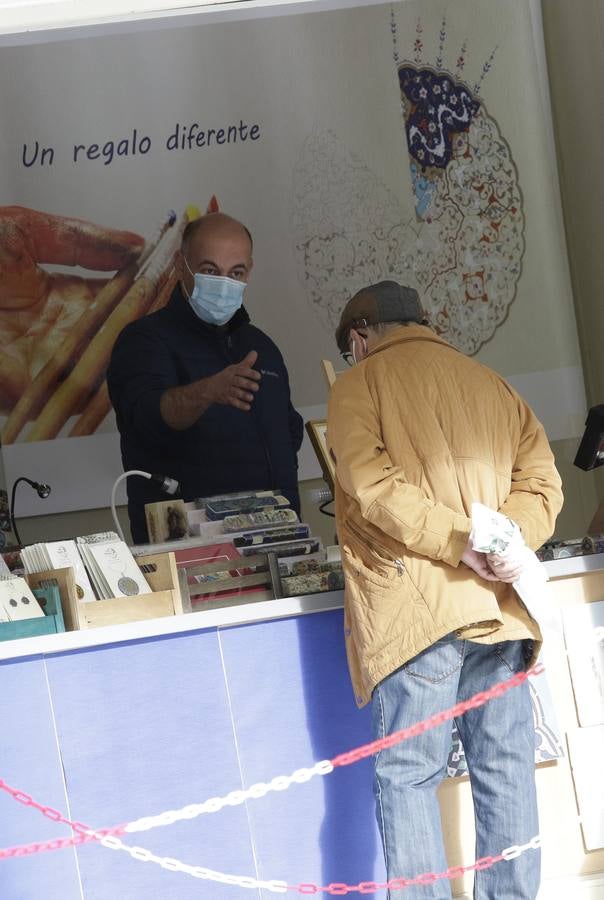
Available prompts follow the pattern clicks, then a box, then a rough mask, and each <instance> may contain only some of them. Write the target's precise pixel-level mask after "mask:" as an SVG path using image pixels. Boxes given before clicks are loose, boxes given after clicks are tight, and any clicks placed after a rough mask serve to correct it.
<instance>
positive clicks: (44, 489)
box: [33, 482, 50, 500]
mask: <svg viewBox="0 0 604 900" xmlns="http://www.w3.org/2000/svg"><path fill="white" fill-rule="evenodd" d="M33 487H35V489H36V491H37V492H38V497H40V498H41V499H42V500H46V498H47V497H48V495H49V494H50V485H49V484H42V483H37V482H34V484H33Z"/></svg>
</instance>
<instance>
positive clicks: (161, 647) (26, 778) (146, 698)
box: [0, 554, 604, 900]
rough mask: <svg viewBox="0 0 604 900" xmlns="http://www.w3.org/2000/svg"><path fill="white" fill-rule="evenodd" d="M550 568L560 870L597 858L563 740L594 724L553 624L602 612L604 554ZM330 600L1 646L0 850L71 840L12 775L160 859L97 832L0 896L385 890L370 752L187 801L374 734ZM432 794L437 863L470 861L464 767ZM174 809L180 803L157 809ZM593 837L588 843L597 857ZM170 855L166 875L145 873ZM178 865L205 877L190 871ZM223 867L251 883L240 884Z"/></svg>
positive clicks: (48, 858) (14, 877) (544, 772)
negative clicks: (586, 716) (442, 853)
mask: <svg viewBox="0 0 604 900" xmlns="http://www.w3.org/2000/svg"><path fill="white" fill-rule="evenodd" d="M548 567H549V568H550V574H551V575H552V582H551V586H552V596H553V599H554V602H555V603H556V604H557V606H558V608H559V610H560V621H561V627H560V632H559V633H558V634H554V635H552V636H551V639H549V640H548V641H547V642H546V647H547V652H546V655H545V658H544V661H545V667H546V676H539V678H544V677H547V679H548V682H549V687H550V689H551V695H552V697H553V698H554V706H555V714H556V723H555V725H554V724H553V723H550V725H551V726H552V728H553V729H554V731H555V732H556V734H557V736H558V739H559V741H560V743H561V744H562V745H563V748H564V755H563V756H561V757H560V758H557V759H555V760H553V761H552V762H550V763H547V764H545V765H540V766H539V767H538V771H537V779H538V786H539V793H540V803H541V815H542V840H543V845H544V850H543V854H544V856H543V868H544V874H545V876H546V878H565V879H566V878H574V877H576V876H578V874H579V873H582V874H583V875H585V874H586V873H589V872H598V871H601V870H603V869H604V850H602V849H601V848H602V846H604V839H602V842H601V843H600V844H598V841H599V840H600V839H601V835H598V834H596V833H593V831H592V833H591V834H590V835H589V836H588V837H587V838H586V836H585V832H583V833H582V831H581V827H580V825H579V822H578V819H577V805H576V804H577V802H579V803H581V802H583V803H588V799H587V798H586V797H585V791H584V790H583V789H582V787H581V784H580V781H581V779H580V778H577V777H576V774H575V780H574V781H573V776H572V773H571V764H570V763H571V762H573V760H572V758H571V760H570V761H569V758H568V751H567V746H566V739H567V738H568V737H569V736H570V738H571V744H570V746H571V747H572V746H574V745H573V743H572V740H574V738H575V737H576V733H577V732H581V731H585V730H586V729H584V728H582V727H581V712H580V705H577V703H576V702H575V698H576V696H577V692H578V687H577V685H578V684H579V682H578V681H577V683H575V682H573V681H572V680H571V665H572V660H571V659H570V656H569V660H570V663H571V665H569V663H568V662H567V655H566V648H565V643H564V629H563V626H566V623H567V619H568V621H570V619H569V616H570V617H571V618H572V616H573V610H575V611H576V610H579V609H583V608H585V607H589V609H590V611H591V610H593V611H594V616H595V617H596V618H594V619H593V621H592V626H593V627H595V625H596V624H597V621H599V620H597V616H599V615H600V608H601V606H602V603H601V602H598V601H602V600H604V554H599V555H598V556H593V557H589V558H587V557H586V558H577V559H568V560H555V561H553V562H552V563H549V564H548ZM342 604H343V594H342V592H341V591H335V592H326V593H322V594H314V595H307V596H303V597H289V598H283V599H273V600H266V601H260V602H255V603H250V604H246V603H241V604H239V605H231V606H228V607H226V608H224V609H206V610H202V611H198V612H193V613H189V614H183V615H175V616H168V617H165V618H161V619H150V620H146V621H142V622H129V623H125V624H120V625H109V626H103V627H98V628H93V629H87V630H84V631H73V632H65V633H62V634H51V635H44V636H40V637H33V638H28V639H24V640H15V641H10V642H4V643H0V657H1V662H0V671H1V675H0V684H1V686H2V688H1V692H0V717H1V721H2V723H3V738H2V742H1V746H0V778H1V779H2V790H0V847H3V848H6V847H11V846H16V845H29V844H31V843H32V842H44V841H49V840H50V841H52V840H55V839H60V838H67V837H70V836H71V835H72V831H71V829H70V828H69V826H68V825H65V824H62V823H61V822H56V821H50V820H49V818H48V817H46V816H43V815H41V814H40V812H39V810H38V809H37V808H35V807H32V806H31V805H29V802H28V801H27V799H26V804H27V805H23V802H21V803H19V802H15V798H14V797H13V796H12V795H11V794H10V793H9V792H7V790H6V786H7V785H8V786H10V787H13V788H17V789H19V790H20V791H23V792H24V793H25V794H26V795H30V796H31V797H33V799H34V800H35V801H36V802H37V803H39V804H41V805H42V806H43V807H45V808H49V809H50V810H51V812H50V815H51V817H52V816H53V815H54V814H53V813H52V810H57V811H59V812H60V813H61V815H62V816H63V817H64V818H65V819H68V820H70V821H71V822H80V823H85V824H86V825H87V826H89V827H90V828H92V829H100V828H110V827H112V826H116V825H119V824H124V823H129V822H136V821H139V820H141V819H146V821H145V822H143V823H140V821H139V825H143V826H152V827H147V828H146V830H142V831H138V830H137V831H136V832H134V833H129V832H128V831H127V830H126V833H123V834H120V836H119V837H120V840H121V841H122V842H123V844H124V845H126V846H127V847H139V848H144V849H146V850H149V851H151V853H152V857H149V856H148V855H146V854H145V853H142V852H140V851H136V852H135V856H138V857H139V858H138V859H137V858H132V856H131V855H130V854H129V853H128V852H124V849H117V850H116V849H113V850H112V849H110V848H108V847H104V846H99V844H98V842H97V841H90V842H86V843H82V844H81V845H79V846H77V847H75V848H73V847H70V848H67V849H61V850H55V851H54V852H43V853H35V854H31V855H27V856H16V857H14V858H8V859H2V860H0V867H1V868H0V882H1V884H2V898H3V900H41V898H46V897H48V898H52V897H61V898H62V900H82V898H84V900H105V898H106V900H109V898H111V900H113V898H114V897H115V896H120V897H123V898H125V900H137V898H141V900H142V898H145V897H147V896H156V897H160V898H162V900H171V898H179V900H187V898H189V897H191V898H193V897H195V898H198V897H200V896H201V897H208V898H212V900H223V898H224V900H238V898H243V897H250V896H252V895H253V896H256V897H262V898H268V897H269V896H273V891H271V889H270V885H269V884H268V882H271V881H283V882H286V883H287V884H288V885H299V884H306V885H312V884H317V885H329V884H331V883H347V884H357V885H358V884H359V883H360V882H371V881H374V880H375V881H378V882H379V881H382V880H383V878H384V868H383V862H382V857H381V846H380V841H379V836H378V831H377V826H376V824H375V820H374V813H373V795H372V760H371V758H368V759H364V760H362V761H360V762H357V763H355V764H353V765H348V766H344V767H339V768H338V769H337V770H336V771H335V772H334V773H333V774H316V773H315V774H313V772H312V771H304V772H302V774H301V775H299V777H297V778H296V779H294V781H293V783H292V785H291V787H289V789H287V790H278V791H269V792H268V793H266V792H265V790H264V788H261V789H258V790H257V791H254V792H253V793H257V794H258V798H257V799H255V798H254V797H253V796H248V795H246V796H245V797H244V796H243V795H241V794H239V795H237V794H235V795H234V796H233V795H232V796H231V799H230V801H229V802H227V803H226V805H224V808H222V809H219V811H216V812H209V809H212V808H216V807H220V806H221V805H222V804H220V803H214V804H209V806H194V805H196V804H203V803H204V802H205V801H206V800H208V799H211V798H222V797H225V796H226V795H228V794H230V793H231V792H233V791H246V790H247V789H248V788H250V787H251V786H253V785H255V784H257V783H261V784H264V785H266V784H267V783H268V782H270V781H271V780H272V779H273V778H274V777H275V776H278V775H290V774H291V773H294V772H296V771H297V770H312V767H313V766H314V765H315V763H317V762H319V761H322V760H330V759H332V758H334V757H335V756H336V755H338V754H340V753H341V752H343V751H346V750H349V749H352V748H354V747H357V746H359V745H362V744H364V743H366V742H367V741H368V740H370V737H371V735H370V722H369V715H370V714H369V709H368V708H367V707H365V708H364V709H362V710H360V711H359V710H358V709H357V707H356V703H355V698H354V696H353V695H352V692H351V689H350V683H349V679H348V672H347V667H346V659H345V650H344V641H343V634H342V633H343V623H342ZM590 621H591V620H590ZM594 623H595V624H594ZM586 627H587V626H586ZM569 653H570V650H569ZM592 687H593V686H592ZM585 689H586V690H587V688H585ZM573 691H574V693H573ZM492 702H496V701H492ZM600 727H601V726H600ZM587 730H588V731H590V732H592V731H593V729H591V728H590V729H587ZM592 751H593V748H592ZM577 759H578V757H577ZM585 764H586V763H584V765H585ZM457 774H459V773H457ZM281 786H283V783H281ZM575 792H576V793H575ZM264 794H265V795H264ZM263 795H264V796H263ZM441 798H442V808H443V820H444V826H445V832H446V835H447V840H448V845H449V862H450V864H451V865H458V864H460V863H462V862H463V863H469V862H471V861H472V859H473V853H474V850H473V840H472V825H471V803H470V793H469V784H468V781H467V778H465V777H463V775H462V776H461V777H456V778H448V779H446V781H445V783H444V784H443V787H442V791H441ZM17 799H19V798H17ZM20 799H21V800H22V801H23V799H24V797H23V796H21V797H20ZM242 800H243V802H240V801H242ZM236 801H237V802H236ZM231 803H232V805H231ZM185 808H187V809H185ZM170 810H184V813H183V814H182V815H180V814H179V815H175V816H174V815H173V816H168V817H161V818H160V819H151V820H149V817H156V816H158V815H159V814H161V813H164V812H166V811H170ZM588 818H589V810H588V809H587V808H585V809H584V810H583V819H584V823H585V822H586V821H587V820H588ZM170 822H172V824H169V823H170ZM586 840H590V841H594V840H595V841H596V844H595V845H593V844H592V846H591V852H589V853H586V850H585V843H584V841H586ZM116 846H117V845H116ZM502 849H503V848H502ZM140 857H143V858H146V859H147V860H148V861H147V862H146V863H145V864H143V862H142V861H141V859H140ZM164 858H169V859H170V860H172V862H169V863H168V864H167V866H166V867H162V866H161V865H159V864H157V860H158V859H160V860H161V859H164ZM174 860H176V861H177V864H175V863H174V862H173V861H174ZM181 862H182V863H184V864H185V868H186V866H187V865H188V866H193V867H202V868H201V869H199V868H197V869H195V870H194V871H195V873H196V877H192V875H191V874H190V872H189V874H187V873H186V872H183V871H182V866H180V863H181ZM501 864H502V865H505V863H501ZM178 869H180V870H181V871H176V870H178ZM210 870H211V871H210ZM213 873H214V874H213ZM216 873H219V874H216ZM220 873H222V875H221V874H220ZM225 873H226V875H227V876H228V875H237V876H248V877H249V878H251V879H253V880H255V881H252V882H249V881H248V882H244V883H247V885H248V887H243V886H241V885H239V886H238V885H237V884H233V883H229V881H232V879H229V878H224V877H223V875H224V874H225ZM406 874H411V873H406ZM414 874H418V873H414ZM200 878H201V880H200ZM215 879H217V880H215ZM263 883H264V884H263ZM252 884H254V885H255V886H254V887H253V889H251V890H250V888H251V886H252ZM273 887H274V885H273ZM457 887H458V889H460V890H461V888H462V885H461V884H458V885H457ZM465 888H466V889H467V885H466V886H465ZM308 890H309V891H310V888H309V889H308ZM375 896H377V897H380V898H382V900H383V897H384V896H385V893H384V892H383V891H382V892H380V891H378V892H377V893H376V894H375Z"/></svg>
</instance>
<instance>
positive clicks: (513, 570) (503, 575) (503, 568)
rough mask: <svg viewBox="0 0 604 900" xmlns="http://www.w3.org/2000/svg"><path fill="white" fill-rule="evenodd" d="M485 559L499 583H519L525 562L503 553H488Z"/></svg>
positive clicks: (513, 555) (514, 555)
mask: <svg viewBox="0 0 604 900" xmlns="http://www.w3.org/2000/svg"><path fill="white" fill-rule="evenodd" d="M462 559H463V557H462ZM485 559H486V564H487V565H488V567H489V569H490V571H491V572H492V573H493V575H495V577H496V578H497V581H506V582H508V584H513V583H514V582H515V581H518V579H519V578H520V576H521V575H522V573H523V571H524V568H525V566H524V562H523V561H522V560H521V559H520V558H519V557H518V556H516V554H511V555H509V556H508V555H507V554H506V555H502V554H501V553H488V554H487V555H486V558H485Z"/></svg>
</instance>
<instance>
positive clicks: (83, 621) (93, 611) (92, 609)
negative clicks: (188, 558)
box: [27, 553, 183, 631]
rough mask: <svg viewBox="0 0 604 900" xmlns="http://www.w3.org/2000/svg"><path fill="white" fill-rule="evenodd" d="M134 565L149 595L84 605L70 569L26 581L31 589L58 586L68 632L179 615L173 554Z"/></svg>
mask: <svg viewBox="0 0 604 900" xmlns="http://www.w3.org/2000/svg"><path fill="white" fill-rule="evenodd" d="M136 561H137V563H138V565H139V568H140V569H141V571H142V572H143V574H144V576H145V578H146V579H147V581H148V582H149V585H150V587H151V589H152V593H150V594H137V595H136V596H135V597H113V598H112V599H111V600H96V601H91V602H90V603H83V602H82V601H81V600H80V599H79V597H78V595H77V590H76V583H75V579H74V575H73V569H72V568H67V569H54V570H52V571H49V572H36V573H35V574H32V575H28V576H27V581H28V583H29V586H30V587H31V588H32V589H33V588H35V587H39V586H43V584H44V582H47V581H50V582H52V581H55V582H56V583H57V585H58V588H59V592H60V594H61V604H62V607H63V616H64V619H65V628H66V630H67V631H77V630H78V629H84V628H99V627H100V626H102V625H123V624H125V623H126V622H140V621H141V620H143V619H158V618H162V617H163V616H175V615H181V614H182V612H183V608H182V599H181V595H180V588H179V585H178V573H177V570H176V562H175V560H174V554H173V553H157V554H152V555H150V556H139V557H138V558H137V560H136Z"/></svg>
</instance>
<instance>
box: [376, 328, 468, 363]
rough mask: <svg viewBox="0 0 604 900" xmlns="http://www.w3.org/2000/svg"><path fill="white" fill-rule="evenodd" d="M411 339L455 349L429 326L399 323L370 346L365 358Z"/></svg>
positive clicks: (411, 340) (406, 342) (409, 341)
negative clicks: (397, 326)
mask: <svg viewBox="0 0 604 900" xmlns="http://www.w3.org/2000/svg"><path fill="white" fill-rule="evenodd" d="M413 341H415V342H417V341H423V342H427V343H432V344H440V345H441V346H443V347H450V348H451V349H452V350H455V349H456V348H455V347H453V345H452V344H449V343H447V341H444V340H443V339H442V338H441V337H439V336H438V335H437V334H436V332H434V331H432V329H431V328H428V326H427V325H416V324H415V323H411V324H409V325H401V326H400V327H399V328H393V329H392V331H388V332H387V333H386V334H385V335H384V337H383V338H382V339H381V340H380V341H379V342H378V343H377V344H376V345H375V346H374V347H372V349H371V350H370V351H369V353H368V354H367V357H365V358H366V359H367V358H368V357H370V356H374V355H375V354H376V353H380V352H381V351H382V350H386V349H387V348H388V347H393V346H394V345H395V344H408V343H411V342H413Z"/></svg>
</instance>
